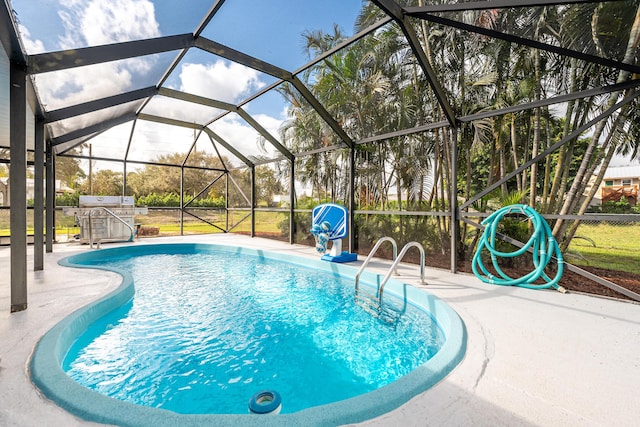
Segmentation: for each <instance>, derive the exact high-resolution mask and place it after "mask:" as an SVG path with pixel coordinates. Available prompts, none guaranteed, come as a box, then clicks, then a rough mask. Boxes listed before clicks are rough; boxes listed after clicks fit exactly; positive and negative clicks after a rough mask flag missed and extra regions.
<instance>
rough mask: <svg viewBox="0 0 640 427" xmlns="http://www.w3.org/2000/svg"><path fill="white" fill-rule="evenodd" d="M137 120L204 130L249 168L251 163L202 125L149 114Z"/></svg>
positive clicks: (140, 115) (140, 116) (139, 116)
mask: <svg viewBox="0 0 640 427" xmlns="http://www.w3.org/2000/svg"><path fill="white" fill-rule="evenodd" d="M138 119H139V120H146V121H149V122H155V123H163V124H167V125H173V126H179V127H184V128H188V129H196V130H203V129H204V132H205V133H206V134H207V135H209V136H211V137H213V138H215V139H216V140H217V141H218V142H219V143H220V144H221V145H222V146H224V147H225V148H226V149H227V150H229V151H230V152H231V153H233V154H234V155H235V156H237V157H238V158H239V159H240V160H242V161H243V162H244V163H245V164H247V166H251V162H250V161H249V160H248V159H247V158H246V157H245V156H243V155H242V154H240V153H239V152H238V151H237V150H235V149H234V148H233V147H231V146H230V145H229V144H227V143H226V141H224V140H223V139H222V138H220V137H218V135H216V134H215V133H213V132H212V131H211V130H210V129H208V128H206V127H205V128H203V126H202V125H199V124H197V123H192V122H186V121H184V120H175V119H168V118H165V117H159V116H153V115H150V114H138ZM218 138H219V139H218Z"/></svg>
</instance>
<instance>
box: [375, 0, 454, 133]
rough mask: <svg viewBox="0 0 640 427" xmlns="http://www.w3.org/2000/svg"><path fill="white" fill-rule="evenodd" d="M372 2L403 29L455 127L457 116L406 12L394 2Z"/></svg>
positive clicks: (376, 0) (446, 114) (447, 116)
mask: <svg viewBox="0 0 640 427" xmlns="http://www.w3.org/2000/svg"><path fill="white" fill-rule="evenodd" d="M371 2H372V3H374V4H375V5H377V6H378V7H379V8H380V9H382V10H383V11H384V12H385V13H386V14H387V15H389V16H391V17H392V18H393V20H394V21H395V22H396V23H397V24H398V25H399V26H400V29H402V32H403V33H404V36H405V37H406V39H407V43H409V46H410V47H411V50H412V51H413V54H414V55H415V56H416V59H417V61H418V64H420V68H422V71H423V72H424V74H425V76H426V77H427V80H428V81H429V85H430V86H431V89H432V90H433V92H434V94H435V96H436V99H437V100H438V104H440V107H441V108H442V111H443V112H444V115H445V117H446V119H447V121H448V122H449V124H450V125H451V126H453V127H455V126H456V116H455V113H454V112H453V108H452V107H451V104H450V103H449V100H448V99H447V96H446V94H445V92H444V89H443V88H442V86H441V85H440V81H439V80H438V76H437V75H436V73H435V71H434V70H433V68H432V67H431V64H429V58H427V54H426V53H425V52H424V49H423V48H422V45H421V44H420V40H419V39H418V35H417V34H416V32H415V30H414V29H413V26H412V25H411V23H410V22H408V21H407V18H406V16H405V15H406V13H405V10H404V9H403V8H402V7H401V6H400V5H398V4H397V3H396V2H395V1H393V0H371Z"/></svg>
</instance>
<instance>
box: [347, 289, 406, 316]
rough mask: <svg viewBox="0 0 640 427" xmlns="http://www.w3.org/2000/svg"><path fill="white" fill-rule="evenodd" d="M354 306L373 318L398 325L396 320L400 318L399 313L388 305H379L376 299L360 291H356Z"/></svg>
mask: <svg viewBox="0 0 640 427" xmlns="http://www.w3.org/2000/svg"><path fill="white" fill-rule="evenodd" d="M355 301H356V304H358V305H359V306H360V307H362V309H363V310H364V311H366V312H368V313H369V314H371V315H372V316H374V317H377V318H378V319H380V320H382V321H384V322H385V323H389V324H392V325H395V324H396V323H398V319H399V318H400V314H401V313H400V312H399V311H397V310H394V309H393V308H392V307H390V306H388V305H386V304H385V305H383V304H381V303H380V301H379V300H378V298H377V297H376V296H375V295H373V294H371V293H369V292H366V291H363V290H362V289H358V292H356V297H355Z"/></svg>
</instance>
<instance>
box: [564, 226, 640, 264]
mask: <svg viewBox="0 0 640 427" xmlns="http://www.w3.org/2000/svg"><path fill="white" fill-rule="evenodd" d="M566 259H567V262H569V263H571V264H576V265H582V266H590V267H598V268H606V269H610V270H618V271H627V272H629V273H637V274H640V224H608V223H600V224H581V225H580V227H579V228H578V231H577V233H576V237H575V238H574V239H573V241H572V242H571V245H570V246H569V251H568V253H567V254H566Z"/></svg>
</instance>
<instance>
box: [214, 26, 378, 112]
mask: <svg viewBox="0 0 640 427" xmlns="http://www.w3.org/2000/svg"><path fill="white" fill-rule="evenodd" d="M390 21H391V18H390V17H388V16H387V17H385V18H383V19H381V20H379V21H378V22H376V23H375V24H372V25H370V26H369V27H367V28H365V29H364V30H362V31H360V32H358V33H356V34H354V35H353V36H351V37H349V38H348V39H346V40H344V41H343V42H342V43H340V44H338V45H336V46H334V47H333V49H329V50H328V51H326V52H324V53H322V54H321V55H318V56H317V57H316V58H314V59H312V60H311V61H310V62H308V63H306V64H305V65H303V66H302V67H300V68H298V69H297V70H296V71H294V72H293V73H292V74H293V75H294V76H296V75H298V74H300V73H302V72H304V71H306V70H308V69H309V68H311V67H313V66H314V65H316V64H317V63H319V62H321V61H324V60H325V59H326V58H328V57H329V56H331V55H333V54H335V53H336V52H338V51H339V50H341V49H343V48H345V47H347V46H349V45H351V44H353V43H355V42H357V41H358V40H360V39H361V38H363V37H365V36H366V35H368V34H369V33H372V32H374V31H376V30H377V29H378V28H380V27H382V26H384V25H386V24H388V23H389V22H390ZM284 81H285V79H282V78H280V79H278V81H276V82H273V83H271V84H270V85H268V86H266V87H264V88H262V89H261V90H260V91H259V92H256V93H255V94H253V95H251V96H250V97H249V98H247V99H245V100H244V101H242V102H240V103H239V104H238V107H242V106H244V105H246V104H248V103H249V102H251V101H253V100H255V99H256V98H259V97H260V96H262V95H264V94H265V93H267V92H269V91H271V90H273V89H275V88H276V87H278V86H279V85H281V84H282V82H284ZM227 114H229V112H228V111H225V112H224V113H222V114H220V115H219V116H218V117H216V118H214V119H213V120H211V122H210V123H213V122H215V121H218V120H219V119H221V118H222V117H224V116H226V115H227Z"/></svg>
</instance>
